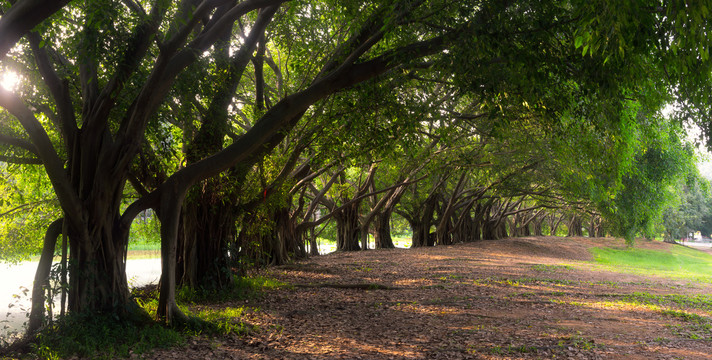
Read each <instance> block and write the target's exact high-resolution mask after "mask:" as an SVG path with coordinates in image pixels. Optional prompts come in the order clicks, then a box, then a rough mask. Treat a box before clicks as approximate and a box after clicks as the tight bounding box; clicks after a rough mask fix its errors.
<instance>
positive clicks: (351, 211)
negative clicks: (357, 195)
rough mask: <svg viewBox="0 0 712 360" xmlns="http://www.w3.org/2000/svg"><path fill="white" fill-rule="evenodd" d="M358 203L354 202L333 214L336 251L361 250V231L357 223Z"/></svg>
mask: <svg viewBox="0 0 712 360" xmlns="http://www.w3.org/2000/svg"><path fill="white" fill-rule="evenodd" d="M358 208H359V203H358V202H355V203H353V204H350V205H348V206H346V207H344V208H343V209H341V210H339V212H338V213H336V214H334V219H335V220H336V232H337V238H336V251H357V250H361V247H360V246H359V240H360V239H361V231H360V226H359V223H358Z"/></svg>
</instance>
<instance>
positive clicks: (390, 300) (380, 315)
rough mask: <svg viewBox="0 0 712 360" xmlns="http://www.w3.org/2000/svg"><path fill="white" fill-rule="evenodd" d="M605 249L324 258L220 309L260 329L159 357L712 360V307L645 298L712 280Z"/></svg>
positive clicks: (588, 243)
mask: <svg viewBox="0 0 712 360" xmlns="http://www.w3.org/2000/svg"><path fill="white" fill-rule="evenodd" d="M592 246H614V247H621V248H622V247H624V244H623V241H622V240H615V239H587V238H555V237H544V238H517V239H505V240H498V241H481V242H476V243H470V244H461V245H456V246H440V247H435V248H425V249H395V250H378V251H366V252H357V253H335V254H331V255H326V256H320V257H316V258H312V259H309V260H308V261H305V262H300V263H296V264H292V265H287V266H282V267H276V268H272V269H269V270H267V271H266V274H263V275H265V276H269V277H274V278H276V279H278V280H280V281H283V282H286V283H289V284H292V285H294V286H293V287H285V288H281V289H277V290H271V291H269V292H268V293H267V294H266V296H265V297H264V298H262V299H260V300H255V301H249V302H247V303H244V302H243V303H223V304H214V305H211V306H217V307H224V306H232V307H237V306H247V307H250V308H251V309H252V310H250V311H249V312H248V313H247V315H245V318H244V319H242V320H243V321H246V322H248V323H250V324H253V325H257V326H259V330H258V331H256V332H254V333H252V334H250V335H247V336H237V335H231V336H228V337H224V338H201V337H198V338H195V339H194V340H191V341H189V344H188V345H187V346H185V347H182V348H174V349H166V350H160V351H156V352H154V353H153V354H151V355H149V356H148V357H149V358H157V359H185V358H222V359H551V358H556V359H712V341H711V338H712V329H710V326H709V324H710V317H711V316H712V309H709V308H706V309H705V308H699V307H698V308H695V307H692V308H676V307H675V306H676V305H675V304H665V305H658V306H651V305H647V306H646V305H645V304H641V303H636V302H635V301H632V300H631V299H632V298H635V297H636V296H637V297H638V298H639V297H641V296H645V294H648V295H650V296H654V295H670V294H679V295H690V296H694V295H707V294H711V293H712V292H710V290H712V286H711V285H710V284H702V283H693V282H689V281H683V280H670V279H662V278H656V277H646V276H638V275H630V274H621V273H616V272H608V271H603V270H601V268H600V267H596V266H593V265H591V264H590V261H591V260H592V258H591V255H590V252H589V251H588V248H589V247H592ZM638 246H640V247H647V248H656V249H667V248H669V247H670V246H672V245H669V244H663V243H657V242H641V243H639V244H638ZM641 294H643V295H641ZM681 314H682V315H681ZM684 314H691V315H689V316H687V315H684ZM700 319H702V320H703V321H700Z"/></svg>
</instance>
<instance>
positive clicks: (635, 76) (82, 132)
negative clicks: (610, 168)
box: [0, 0, 704, 322]
mask: <svg viewBox="0 0 712 360" xmlns="http://www.w3.org/2000/svg"><path fill="white" fill-rule="evenodd" d="M26 3H27V2H22V3H21V4H26ZM33 3H34V2H33ZM61 4H63V3H61V2H60V6H61ZM614 4H617V3H616V2H609V1H600V2H586V3H583V2H574V3H571V4H564V3H560V2H555V1H551V2H549V1H546V2H541V3H532V4H523V3H516V4H515V3H509V2H500V1H485V2H479V1H477V2H469V1H465V2H451V1H444V0H443V1H440V0H438V1H431V2H424V1H414V2H413V1H386V2H380V3H378V4H362V3H360V2H355V1H353V2H352V1H345V2H332V1H323V2H317V3H314V2H306V1H292V2H288V3H286V4H284V1H282V0H246V1H242V2H238V3H232V2H222V1H217V2H212V1H206V2H198V1H193V0H184V1H181V2H180V3H177V4H174V3H170V2H165V1H155V2H147V3H140V2H134V1H88V2H85V3H81V4H78V3H69V4H68V5H65V7H64V9H65V10H66V11H63V12H62V13H61V14H58V16H53V17H51V18H49V19H48V20H47V21H45V22H42V23H41V24H39V25H38V26H37V27H35V28H34V29H35V31H33V32H31V33H29V34H27V36H26V37H25V39H24V40H23V42H22V43H21V46H20V47H19V49H18V51H17V52H16V53H14V55H13V61H16V62H17V63H19V64H21V66H20V68H22V69H23V73H24V74H25V75H26V77H27V78H28V79H34V80H36V83H35V84H33V86H28V87H27V88H26V89H23V91H19V92H14V91H9V90H6V89H0V107H2V108H3V109H4V110H5V112H6V114H10V115H11V117H10V116H5V117H4V118H3V124H2V125H3V126H2V128H1V129H0V131H1V133H2V134H3V137H1V138H0V142H2V143H3V144H4V145H6V146H7V147H8V148H9V149H10V150H8V151H13V152H14V151H17V152H18V153H22V154H27V155H28V156H29V158H31V159H32V160H33V161H34V162H41V163H42V165H43V167H44V169H45V171H46V173H47V175H48V178H49V181H50V183H51V184H52V187H53V190H54V193H55V195H56V197H57V200H58V202H59V205H60V207H61V209H62V212H63V229H65V230H66V231H64V233H65V234H66V235H67V236H68V238H69V248H70V251H69V256H70V263H71V264H72V265H71V266H70V274H71V276H70V294H69V309H70V311H72V312H79V311H81V310H84V311H106V312H112V313H116V314H118V315H124V314H127V313H132V312H133V311H134V309H135V307H134V306H133V305H134V304H133V303H132V302H131V300H130V299H129V292H128V286H127V284H126V276H125V263H124V260H123V259H124V255H125V252H126V243H127V237H128V229H129V225H130V223H131V220H132V219H133V218H134V217H135V216H136V214H138V213H139V212H140V211H142V210H144V209H146V208H153V209H155V210H156V212H157V214H158V215H159V217H160V220H161V238H162V250H161V255H162V260H163V273H162V278H161V291H160V301H159V307H158V314H159V316H160V317H161V318H163V319H164V320H165V321H167V322H173V321H175V320H180V319H182V318H183V316H182V313H181V312H180V310H179V309H178V307H177V305H176V304H175V283H176V263H175V261H176V255H177V243H178V236H179V233H180V231H179V226H180V224H181V222H180V220H181V211H182V205H183V202H184V199H185V198H186V196H187V195H188V193H189V191H190V189H191V188H192V187H193V186H194V185H195V184H197V183H199V182H201V181H203V180H205V179H208V178H211V177H213V176H216V175H218V174H221V173H223V172H225V171H237V172H238V173H240V172H249V170H250V169H251V168H252V165H254V164H257V163H259V161H260V160H261V159H263V158H264V157H265V156H266V155H267V154H269V153H270V151H272V150H273V149H274V148H275V147H276V146H278V145H279V144H280V143H282V142H283V141H284V140H285V139H286V138H287V137H288V135H289V134H290V133H292V132H293V131H294V129H295V127H297V125H298V124H300V121H301V120H302V119H303V117H304V116H305V115H306V114H307V113H308V112H309V111H310V109H311V108H312V106H313V105H314V104H316V103H317V102H319V101H322V100H324V99H327V98H329V97H330V96H332V95H333V94H336V93H339V92H344V91H347V89H350V88H352V87H354V86H355V85H358V84H363V83H378V82H381V81H384V79H388V78H395V77H399V76H403V74H404V73H405V74H409V75H410V76H415V77H418V76H419V74H421V73H424V74H434V75H433V78H434V79H436V80H438V81H444V82H448V83H452V84H454V85H455V86H456V87H457V89H458V94H457V95H459V96H465V95H467V96H471V97H472V98H473V99H478V101H477V105H478V106H479V107H480V112H481V113H482V114H486V116H488V117H489V119H490V121H492V122H495V121H496V120H497V119H501V118H507V116H506V115H507V114H508V113H510V112H514V113H515V114H517V116H516V118H518V119H520V120H522V119H525V117H522V116H519V115H521V114H526V113H528V114H532V115H535V116H536V117H538V118H540V119H542V120H543V124H549V125H551V126H554V125H557V124H558V125H562V124H563V125H566V123H567V122H569V123H573V124H577V123H581V122H588V123H589V124H591V126H590V128H600V129H603V130H602V131H600V132H596V134H604V133H606V131H608V132H610V133H613V134H617V133H618V131H617V130H616V129H619V127H620V125H621V116H620V114H621V109H622V108H624V104H623V101H622V100H621V99H624V98H627V97H650V98H651V99H653V100H651V102H655V103H659V102H660V101H659V100H660V98H661V97H662V95H660V93H661V92H663V91H664V90H663V89H665V87H664V86H663V85H667V83H665V84H661V83H657V82H656V83H645V84H646V86H647V85H649V86H647V87H641V86H639V85H637V84H638V83H639V82H640V81H639V80H641V79H661V80H660V82H662V81H663V80H666V78H665V77H663V76H659V75H661V74H662V73H663V69H664V68H665V66H664V65H670V66H672V65H677V64H678V62H676V59H675V58H673V57H671V56H669V54H667V53H665V52H666V51H668V49H667V48H662V49H660V50H659V51H657V52H655V51H653V49H654V45H655V44H656V41H657V42H661V41H666V39H670V38H671V33H672V32H673V31H674V32H676V35H686V33H687V32H689V33H693V32H694V31H692V30H690V29H689V27H686V26H685V25H678V24H675V23H674V21H673V20H671V19H677V18H678V17H679V16H678V15H680V14H682V15H680V16H683V18H685V17H694V16H693V15H695V14H704V11H703V9H702V8H700V7H695V8H689V9H688V7H687V5H685V4H683V3H682V2H674V3H672V4H669V5H668V4H666V6H664V7H663V8H662V9H658V8H649V7H647V6H645V5H644V4H638V3H636V4H630V5H628V6H625V7H621V6H613V5H614ZM591 6H594V9H599V8H605V9H608V11H604V12H598V11H590V10H591ZM13 8H14V7H13ZM56 8H57V7H56V6H52V7H48V9H49V10H50V12H51V10H52V9H56ZM12 13H13V14H15V12H12ZM8 14H10V12H9V13H8ZM17 14H21V13H19V12H17ZM43 14H46V13H43ZM671 15H673V16H671ZM43 16H46V15H42V16H36V15H35V13H31V14H29V15H26V16H24V15H23V16H21V20H23V21H24V20H30V21H27V24H29V26H30V27H31V26H33V24H36V23H39V22H40V21H41V19H42V17H43ZM5 19H6V17H5V16H3V18H2V21H5ZM8 19H12V17H8ZM325 19H326V20H325ZM330 19H331V21H328V20H330ZM2 21H0V25H2V23H3V22H2ZM7 21H8V22H9V24H11V25H12V24H14V25H12V26H13V27H17V26H18V25H17V24H19V23H20V22H18V21H11V20H7ZM238 21H240V22H243V23H248V24H250V25H251V26H250V29H251V30H250V34H249V35H247V37H246V38H244V39H243V38H242V37H233V36H231V35H232V30H231V29H233V30H235V31H237V28H238V26H235V24H236V23H238ZM344 24H348V25H347V26H345V25H344ZM272 25H274V26H275V27H276V28H277V29H281V30H282V32H281V33H280V32H276V33H275V35H273V36H272V37H270V38H268V39H266V40H263V39H265V37H264V36H263V35H264V33H265V29H266V28H268V27H270V26H272ZM23 29H25V28H20V31H19V32H18V34H22V33H23V32H24V31H26V30H23ZM611 29H614V32H613V33H612V34H609V33H610V30H611ZM334 30H339V31H334ZM18 36H19V35H18ZM680 38H684V36H680ZM226 41H229V45H227V46H226V44H225V42H226ZM266 41H270V42H273V43H274V44H275V47H274V48H275V49H277V50H283V49H290V50H292V52H291V53H288V52H287V51H283V53H281V54H282V55H285V56H286V57H287V58H288V59H287V60H286V61H288V62H289V65H288V67H289V68H291V69H294V70H295V73H296V74H298V76H299V77H301V79H300V80H301V81H294V82H287V83H284V84H283V88H282V92H280V96H279V100H278V101H276V102H275V103H273V104H272V106H265V108H264V112H260V111H257V112H256V113H255V118H254V119H253V121H252V126H251V127H250V128H249V129H247V130H245V132H244V133H242V134H240V135H238V136H235V137H234V139H230V140H229V141H227V140H226V139H225V137H220V136H219V135H220V134H221V132H220V131H219V132H211V131H209V129H210V128H213V127H212V126H209V125H210V124H212V123H214V124H215V128H221V127H222V128H224V123H225V119H226V118H225V115H224V114H225V113H226V112H228V113H229V109H230V106H231V101H230V100H231V99H232V97H233V92H234V91H236V90H235V88H236V84H240V82H241V79H242V78H243V77H242V76H240V74H244V73H245V69H246V67H247V66H248V63H249V62H250V61H249V60H252V57H253V54H254V53H255V52H257V54H261V53H262V51H263V50H260V47H259V46H260V45H258V44H262V45H264V43H265V42H266ZM10 42H11V43H12V40H11V41H10ZM288 45H289V46H288ZM225 48H227V49H228V50H234V51H227V54H226V55H228V56H229V62H230V66H229V67H225V68H224V69H229V70H228V72H229V73H230V76H233V77H232V78H231V79H230V80H229V81H226V82H225V83H224V85H225V86H218V87H217V88H215V89H213V88H211V89H209V90H206V89H203V88H200V87H196V88H194V89H193V93H188V95H194V96H192V98H194V99H211V100H210V101H207V103H208V106H207V109H208V111H207V112H205V113H204V114H203V115H204V116H205V118H204V119H203V121H202V124H201V129H200V130H204V131H202V133H204V134H205V135H206V137H208V138H209V139H208V140H206V141H205V142H203V141H202V140H201V141H198V142H196V145H200V146H201V147H202V146H203V145H210V146H209V147H206V148H205V150H206V151H204V152H196V153H194V154H193V155H192V156H193V157H192V158H191V159H189V162H188V163H186V164H185V165H183V164H181V165H180V167H179V169H176V170H175V171H173V172H170V173H167V174H166V176H165V177H158V176H152V177H150V178H152V179H155V180H156V183H155V184H153V186H152V187H151V188H152V189H153V190H147V189H145V190H147V191H146V192H141V191H139V190H137V191H138V192H139V193H142V197H141V198H140V199H139V200H137V201H136V202H134V203H133V204H132V205H131V206H129V207H128V208H127V209H126V210H125V211H123V212H122V211H121V210H122V206H121V205H122V196H123V193H124V191H125V188H126V185H127V181H128V180H129V178H130V177H132V176H131V175H132V166H134V164H135V162H136V161H138V159H137V158H138V157H139V153H140V152H141V149H142V148H144V149H145V148H146V145H147V144H146V142H147V141H149V140H151V137H150V136H146V134H147V130H148V129H149V128H151V127H152V126H153V128H156V129H157V128H160V127H161V126H165V127H167V128H171V125H169V122H168V121H167V120H165V118H164V117H161V116H160V115H161V114H168V113H170V111H171V110H172V109H171V107H172V105H173V107H175V105H185V104H180V103H178V104H176V103H175V101H173V100H174V99H176V98H183V99H188V98H189V97H188V96H183V97H172V98H170V100H169V95H170V94H171V91H173V90H175V89H176V88H175V87H176V85H177V84H179V82H178V79H179V77H180V76H181V75H182V74H185V73H186V72H188V71H190V69H191V65H193V64H196V63H198V61H199V60H200V58H201V56H203V54H204V53H206V52H209V51H210V49H213V50H215V49H223V50H222V51H223V55H225V54H224V52H225V51H224V50H225ZM314 49H323V50H322V51H319V52H315V51H314ZM265 51H266V50H265ZM660 52H663V53H664V55H667V56H665V57H660V58H661V59H663V60H664V62H661V61H658V60H657V59H658V57H657V56H656V55H659V53H660ZM581 53H583V56H582V54H581ZM244 54H248V55H249V56H248V55H244ZM287 54H289V56H287ZM315 54H316V55H315ZM687 59H689V57H687V58H684V59H683V60H684V61H686V60H687ZM703 60H704V59H703ZM226 61H227V59H226ZM261 61H262V60H261V56H260V55H257V57H255V63H257V64H260V63H261ZM681 62H682V61H681ZM221 66H222V65H221ZM219 68H221V69H222V67H219ZM297 69H298V70H299V71H297ZM431 72H432V73H431ZM683 73H684V71H683ZM676 74H677V73H676ZM257 77H258V78H259V77H260V76H259V75H257ZM40 80H41V81H40ZM670 82H672V83H675V80H674V79H673V80H670ZM259 84H261V80H258V81H256V82H255V86H256V87H257V89H256V90H255V93H256V94H257V93H260V92H261V90H262V86H261V85H259ZM183 91H184V90H181V91H178V93H180V94H181V95H186V93H184V92H183ZM255 98H256V100H255V102H256V103H257V104H259V103H261V102H262V100H259V99H261V96H255ZM171 102H172V103H173V104H171ZM255 108H259V106H256V107H255ZM524 108H526V109H527V111H523V109H524ZM213 110H214V111H213ZM583 114H589V115H590V114H595V116H594V115H590V116H584V115H583ZM502 115H505V116H502ZM502 125H504V124H500V126H498V127H499V128H503V126H502ZM203 126H205V128H203ZM564 127H565V126H564ZM494 128H495V129H496V128H497V126H495V127H494ZM185 129H186V128H183V129H181V131H176V132H175V133H176V134H181V135H185V134H183V133H182V131H183V130H185ZM172 130H173V129H172ZM171 133H172V134H173V132H171ZM197 134H198V135H199V136H200V134H201V131H198V133H197ZM208 135H210V136H208ZM158 145H159V144H156V143H149V144H148V147H150V148H152V149H154V150H155V149H157V148H158ZM146 153H147V154H148V153H150V152H148V151H147V152H146ZM188 153H189V154H190V153H191V152H190V151H188ZM5 159H8V158H7V157H6V158H5ZM139 168H140V166H139ZM238 178H239V177H238ZM139 180H140V179H139ZM437 182H438V181H436V183H437ZM133 183H134V182H132V184H133ZM137 187H138V186H137ZM427 220H428V221H430V219H427ZM427 226H428V228H429V224H428V225H427ZM48 235H51V234H48ZM49 238H51V236H48V239H49ZM48 241H51V240H48ZM418 241H419V242H422V241H423V237H422V235H419V240H418ZM218 249H220V247H218ZM219 251H221V250H218V251H217V252H219ZM35 306H39V305H38V304H35Z"/></svg>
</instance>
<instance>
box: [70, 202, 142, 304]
mask: <svg viewBox="0 0 712 360" xmlns="http://www.w3.org/2000/svg"><path fill="white" fill-rule="evenodd" d="M116 209H117V210H118V206H117V207H116ZM87 223H88V225H89V229H86V230H85V231H83V233H81V234H77V233H75V232H74V231H71V230H70V233H69V248H70V252H69V273H70V274H71V275H70V277H69V302H68V307H69V311H70V312H74V313H79V312H85V311H88V312H94V311H96V312H111V313H115V314H119V315H121V314H124V315H126V314H128V311H127V310H129V309H132V308H133V307H134V305H135V304H134V303H133V302H132V301H131V300H130V299H129V296H130V292H129V288H128V282H127V281H126V263H125V261H124V259H125V258H126V253H125V252H126V246H127V242H128V233H127V232H124V231H122V229H120V228H119V227H118V226H114V224H118V223H119V216H118V214H113V216H107V217H105V218H104V219H96V218H95V219H92V220H89V221H88V222H87Z"/></svg>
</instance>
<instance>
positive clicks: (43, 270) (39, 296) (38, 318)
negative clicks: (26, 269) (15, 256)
mask: <svg viewBox="0 0 712 360" xmlns="http://www.w3.org/2000/svg"><path fill="white" fill-rule="evenodd" d="M62 222H63V219H57V220H55V221H53V222H52V223H51V224H50V225H49V227H48V228H47V232H46V233H45V237H44V244H43V246H42V255H40V261H39V263H38V264H37V272H35V281H34V283H33V285H32V310H31V311H30V319H29V321H28V323H27V334H28V335H31V334H34V333H35V332H37V331H38V330H39V329H40V327H42V325H43V323H44V315H45V312H44V309H45V291H46V290H47V289H48V288H49V273H50V270H51V269H52V258H53V257H54V249H55V246H56V244H57V238H58V237H59V235H61V233H62ZM49 301H53V300H52V299H50V300H49Z"/></svg>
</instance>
